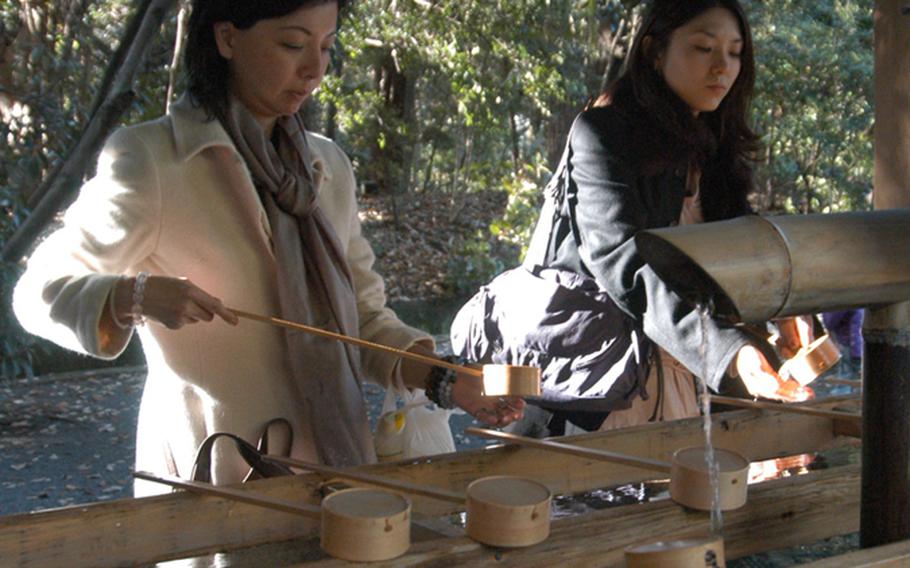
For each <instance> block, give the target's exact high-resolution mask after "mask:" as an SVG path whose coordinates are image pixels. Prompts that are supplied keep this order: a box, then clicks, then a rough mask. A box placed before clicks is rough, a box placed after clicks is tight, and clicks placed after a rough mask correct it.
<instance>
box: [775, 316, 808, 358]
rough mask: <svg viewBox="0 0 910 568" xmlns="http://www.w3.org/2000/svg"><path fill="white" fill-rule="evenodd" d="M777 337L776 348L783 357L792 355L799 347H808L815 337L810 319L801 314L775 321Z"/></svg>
mask: <svg viewBox="0 0 910 568" xmlns="http://www.w3.org/2000/svg"><path fill="white" fill-rule="evenodd" d="M776 325H777V331H778V335H779V338H778V340H777V348H778V349H779V350H780V354H781V355H782V356H783V357H784V359H790V358H792V357H794V356H795V355H796V354H797V353H798V352H799V350H800V349H802V348H803V347H808V346H809V344H811V343H812V341H813V340H814V339H815V338H814V337H813V335H814V334H813V332H812V321H811V319H809V318H806V317H803V316H797V317H792V318H785V319H782V320H779V321H777V322H776Z"/></svg>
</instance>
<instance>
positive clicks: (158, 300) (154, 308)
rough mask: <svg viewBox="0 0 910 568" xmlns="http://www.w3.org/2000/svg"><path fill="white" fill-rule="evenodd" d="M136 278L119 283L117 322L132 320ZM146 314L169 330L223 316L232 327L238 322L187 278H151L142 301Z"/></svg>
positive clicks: (221, 305) (216, 301)
mask: <svg viewBox="0 0 910 568" xmlns="http://www.w3.org/2000/svg"><path fill="white" fill-rule="evenodd" d="M134 285H135V278H124V279H122V280H121V281H120V282H118V283H117V289H116V291H115V293H114V310H115V312H116V313H117V319H119V320H120V321H122V322H128V321H130V318H131V317H132V316H131V315H130V311H131V309H132V304H133V286H134ZM142 315H143V316H145V317H146V318H148V319H150V320H153V321H156V322H158V323H160V324H162V325H164V326H165V327H167V328H169V329H180V328H181V327H183V326H184V325H187V324H191V323H197V322H200V321H206V322H208V321H212V320H213V319H214V318H215V316H218V317H220V318H221V319H223V320H224V321H226V322H227V323H229V324H231V325H237V323H238V319H237V316H236V315H234V313H233V312H232V311H230V310H229V309H227V308H226V307H225V306H224V304H222V303H221V300H219V299H218V298H216V297H214V296H212V295H210V294H208V293H207V292H205V291H204V290H202V289H201V288H199V287H198V286H196V285H195V284H193V283H192V282H190V281H189V280H188V279H186V278H172V277H169V276H149V277H148V280H147V281H146V283H145V294H144V296H143V299H142Z"/></svg>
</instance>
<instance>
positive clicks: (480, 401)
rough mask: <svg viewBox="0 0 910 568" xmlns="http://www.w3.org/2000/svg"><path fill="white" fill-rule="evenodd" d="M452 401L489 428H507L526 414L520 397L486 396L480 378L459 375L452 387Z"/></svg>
mask: <svg viewBox="0 0 910 568" xmlns="http://www.w3.org/2000/svg"><path fill="white" fill-rule="evenodd" d="M452 401H453V402H454V403H455V404H457V405H458V406H459V407H461V408H463V409H464V411H465V412H467V413H468V414H470V415H471V416H473V417H474V418H476V419H477V420H479V421H480V422H483V423H484V424H486V425H487V426H506V425H507V424H511V423H512V422H514V421H516V420H519V419H520V418H521V417H522V415H523V414H524V408H525V401H524V400H523V399H521V398H518V397H499V396H484V395H483V381H482V379H481V378H480V377H475V376H474V375H468V374H465V373H458V378H457V379H456V380H455V384H454V385H452Z"/></svg>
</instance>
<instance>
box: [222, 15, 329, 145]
mask: <svg viewBox="0 0 910 568" xmlns="http://www.w3.org/2000/svg"><path fill="white" fill-rule="evenodd" d="M337 20H338V4H337V3H336V2H329V3H325V4H315V5H311V6H305V7H303V8H300V9H299V10H297V11H296V12H292V13H290V14H288V15H287V16H283V17H280V18H271V19H266V20H260V21H258V22H256V24H254V25H253V26H252V27H250V28H248V29H245V30H241V29H238V28H236V27H234V25H233V24H231V23H230V22H218V23H216V24H215V41H216V42H217V44H218V52H219V53H220V54H221V56H222V57H224V58H225V59H227V60H228V65H229V67H230V70H231V79H230V88H231V93H232V94H233V95H234V96H235V97H237V98H238V99H239V100H240V102H242V103H243V104H244V106H246V107H247V109H249V111H250V112H251V113H252V114H253V116H255V117H256V119H257V120H258V121H259V122H260V124H262V126H263V129H264V130H265V131H266V133H267V134H270V133H271V130H272V126H274V124H275V120H276V119H277V118H278V117H279V116H283V115H288V114H294V113H295V112H297V111H298V110H299V109H300V106H301V105H302V104H303V102H304V101H305V100H306V99H307V97H309V96H310V94H311V93H312V92H313V91H314V90H316V87H318V86H319V83H320V82H322V78H323V77H324V76H325V71H326V67H327V66H328V63H329V50H330V49H331V47H332V45H333V44H334V43H335V33H336V27H337Z"/></svg>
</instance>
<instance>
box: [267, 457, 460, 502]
mask: <svg viewBox="0 0 910 568" xmlns="http://www.w3.org/2000/svg"><path fill="white" fill-rule="evenodd" d="M263 458H264V459H266V460H268V461H272V462H275V463H280V464H284V465H289V466H291V467H296V468H299V469H304V470H309V471H314V472H316V473H323V474H327V475H331V476H334V477H340V478H342V479H350V480H352V481H361V482H363V483H369V484H370V485H376V486H378V487H386V488H388V489H394V490H396V491H400V492H402V493H410V494H412V495H423V496H424V497H429V498H431V499H439V500H441V501H450V502H452V503H459V504H461V503H464V502H465V496H464V494H463V493H459V492H456V491H447V490H445V489H439V488H434V487H428V486H426V485H418V484H416V483H409V482H407V481H401V480H398V479H391V478H388V477H382V476H380V475H372V474H369V473H366V472H363V471H358V470H353V469H346V468H340V467H332V466H329V465H323V464H318V463H311V462H305V461H302V460H295V459H293V458H286V457H282V456H273V455H267V456H263Z"/></svg>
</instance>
